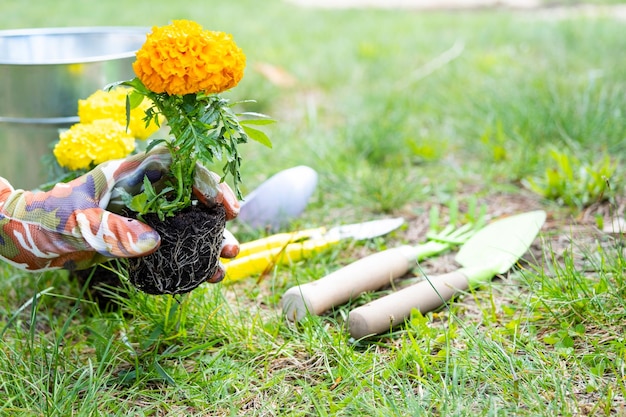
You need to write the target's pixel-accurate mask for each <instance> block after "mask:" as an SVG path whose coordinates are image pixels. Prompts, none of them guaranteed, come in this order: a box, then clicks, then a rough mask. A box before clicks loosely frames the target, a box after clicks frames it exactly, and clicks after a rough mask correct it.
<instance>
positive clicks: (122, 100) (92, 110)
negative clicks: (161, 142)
mask: <svg viewBox="0 0 626 417" xmlns="http://www.w3.org/2000/svg"><path fill="white" fill-rule="evenodd" d="M128 91H129V90H128V89H127V88H124V87H117V88H114V89H112V90H110V91H103V90H98V91H96V92H95V93H93V94H92V95H90V96H89V97H87V99H85V100H78V117H79V119H80V122H81V123H91V122H93V121H94V120H98V119H113V120H115V121H116V122H118V123H120V124H122V125H124V126H126V95H127V94H128ZM150 106H152V102H151V101H150V100H149V99H147V98H144V100H143V101H142V102H141V104H140V105H139V106H138V107H135V108H134V109H132V110H131V111H130V121H129V123H128V130H129V131H130V134H131V135H133V136H134V137H135V138H137V139H147V138H148V137H149V136H150V135H152V134H153V133H154V132H156V131H157V130H159V127H158V126H157V125H156V123H154V122H151V123H150V124H149V125H148V126H147V127H146V122H145V121H144V120H143V118H144V117H145V116H146V113H145V112H146V110H148V108H150Z"/></svg>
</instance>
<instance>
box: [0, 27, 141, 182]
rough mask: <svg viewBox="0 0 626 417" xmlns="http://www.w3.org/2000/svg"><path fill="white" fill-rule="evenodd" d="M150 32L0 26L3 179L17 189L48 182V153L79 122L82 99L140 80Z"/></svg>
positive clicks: (0, 161)
mask: <svg viewBox="0 0 626 417" xmlns="http://www.w3.org/2000/svg"><path fill="white" fill-rule="evenodd" d="M148 32H149V29H146V28H135V27H128V28H124V27H85V28H47V29H17V30H3V31H0V176H2V177H4V178H6V179H8V180H9V181H10V182H11V184H12V185H13V186H14V187H15V188H24V189H33V188H36V187H37V186H38V185H40V184H42V183H44V182H47V181H49V180H50V179H51V178H47V170H46V167H45V164H44V163H43V162H42V157H44V156H49V155H50V154H51V152H52V147H53V144H54V143H55V142H56V141H57V140H58V137H59V130H60V129H66V128H68V127H69V126H71V125H72V124H74V123H76V122H78V117H77V114H76V113H77V111H78V100H79V99H83V98H86V97H88V96H89V95H91V94H92V93H93V92H94V91H96V90H98V89H101V88H103V87H104V86H106V85H107V84H109V83H111V82H114V81H118V80H128V79H131V78H133V77H134V74H133V70H132V62H133V61H134V60H135V52H136V51H137V50H138V49H139V48H140V47H141V45H142V44H143V43H144V41H145V39H146V34H147V33H148Z"/></svg>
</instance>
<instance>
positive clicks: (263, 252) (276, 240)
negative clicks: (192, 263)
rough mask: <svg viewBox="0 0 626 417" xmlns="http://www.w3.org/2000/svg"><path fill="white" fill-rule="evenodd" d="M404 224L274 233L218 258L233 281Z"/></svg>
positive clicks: (372, 223)
mask: <svg viewBox="0 0 626 417" xmlns="http://www.w3.org/2000/svg"><path fill="white" fill-rule="evenodd" d="M403 223H404V219H403V218H401V217H397V218H389V219H381V220H373V221H369V222H364V223H355V224H350V225H343V226H337V227H333V228H332V229H329V230H327V229H326V228H324V227H318V228H314V229H307V230H300V231H296V232H290V233H278V234H275V235H272V236H269V237H266V238H263V239H258V240H254V241H251V242H247V243H242V244H241V247H240V250H239V254H238V255H237V256H236V257H235V258H233V259H230V260H228V259H222V263H223V264H224V269H225V270H226V277H225V278H224V282H233V281H237V280H240V279H242V278H246V277H249V276H251V275H254V274H259V273H264V272H266V271H269V269H270V268H271V267H272V266H274V265H276V264H277V263H282V264H284V263H289V262H295V261H298V260H300V259H303V258H305V257H308V256H311V255H312V254H313V253H316V252H319V251H321V250H323V249H326V248H329V247H331V246H333V245H335V244H337V243H339V242H340V241H341V240H343V239H354V240H365V239H371V238H374V237H377V236H382V235H386V234H387V233H389V232H391V231H393V230H395V229H397V228H398V227H400V226H401V225H402V224H403Z"/></svg>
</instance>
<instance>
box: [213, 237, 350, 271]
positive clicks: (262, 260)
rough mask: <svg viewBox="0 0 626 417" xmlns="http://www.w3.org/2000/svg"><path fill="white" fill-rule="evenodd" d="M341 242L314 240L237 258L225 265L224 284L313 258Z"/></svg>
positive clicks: (337, 240)
mask: <svg viewBox="0 0 626 417" xmlns="http://www.w3.org/2000/svg"><path fill="white" fill-rule="evenodd" d="M337 242H339V239H312V240H306V241H304V242H300V243H291V244H289V245H287V246H283V247H275V248H271V249H268V250H264V251H261V252H257V253H253V254H251V255H248V256H245V257H243V258H239V256H238V257H236V258H235V259H233V260H232V261H230V262H228V263H225V264H224V268H225V269H226V277H225V278H224V282H235V281H239V280H241V279H243V278H246V277H249V276H251V275H255V274H260V273H262V272H265V271H267V270H268V269H270V268H271V267H273V266H274V265H277V264H287V263H290V262H296V261H299V260H300V259H303V258H306V257H309V256H311V255H312V254H314V253H316V252H319V251H321V250H323V249H326V248H328V247H330V246H332V245H334V244H336V243H337Z"/></svg>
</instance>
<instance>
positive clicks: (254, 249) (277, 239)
mask: <svg viewBox="0 0 626 417" xmlns="http://www.w3.org/2000/svg"><path fill="white" fill-rule="evenodd" d="M324 233H326V228H325V227H317V228H314V229H306V230H299V231H296V232H290V233H277V234H275V235H271V236H268V237H264V238H262V239H257V240H252V241H250V242H246V243H242V244H240V245H239V254H238V255H237V256H236V257H235V258H233V259H224V258H222V263H224V264H226V263H230V262H233V261H235V260H238V259H242V258H244V257H246V256H250V255H252V254H255V253H259V252H263V251H266V250H269V249H273V248H281V249H282V248H283V247H285V246H287V245H289V244H290V243H294V242H297V241H299V240H302V239H310V238H311V237H315V236H323V235H324Z"/></svg>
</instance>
